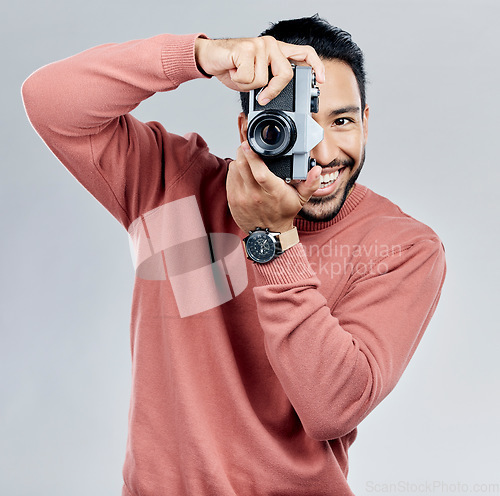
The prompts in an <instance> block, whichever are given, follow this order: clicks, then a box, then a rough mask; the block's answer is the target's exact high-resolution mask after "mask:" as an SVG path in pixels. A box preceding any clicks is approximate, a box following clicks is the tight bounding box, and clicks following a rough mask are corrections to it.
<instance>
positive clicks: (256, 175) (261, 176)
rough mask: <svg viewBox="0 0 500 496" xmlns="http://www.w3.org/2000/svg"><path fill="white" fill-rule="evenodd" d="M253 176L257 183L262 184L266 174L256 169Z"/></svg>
mask: <svg viewBox="0 0 500 496" xmlns="http://www.w3.org/2000/svg"><path fill="white" fill-rule="evenodd" d="M254 178H255V180H256V181H257V182H258V183H259V184H262V183H263V182H264V181H265V180H266V174H265V173H264V171H262V172H260V171H257V172H254Z"/></svg>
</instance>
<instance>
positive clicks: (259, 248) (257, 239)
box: [246, 231, 276, 263]
mask: <svg viewBox="0 0 500 496" xmlns="http://www.w3.org/2000/svg"><path fill="white" fill-rule="evenodd" d="M246 249H247V253H248V256H249V257H250V258H251V259H252V260H254V261H255V262H259V263H266V262H269V261H270V260H272V259H273V258H274V253H275V251H276V248H275V242H274V239H273V238H272V237H271V236H269V234H266V232H264V231H256V232H253V233H252V234H251V235H250V236H249V237H248V240H247V242H246Z"/></svg>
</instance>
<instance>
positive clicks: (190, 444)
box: [23, 16, 445, 496]
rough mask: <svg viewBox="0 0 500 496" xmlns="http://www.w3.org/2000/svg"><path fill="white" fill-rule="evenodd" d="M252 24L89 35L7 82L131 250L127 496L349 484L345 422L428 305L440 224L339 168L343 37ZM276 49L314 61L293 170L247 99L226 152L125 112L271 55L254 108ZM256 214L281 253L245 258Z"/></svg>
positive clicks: (348, 55)
mask: <svg viewBox="0 0 500 496" xmlns="http://www.w3.org/2000/svg"><path fill="white" fill-rule="evenodd" d="M266 34H267V36H263V37H260V38H256V39H239V40H238V39H237V40H209V39H207V38H206V37H205V36H204V35H187V36H172V35H161V36H156V37H153V38H150V39H147V40H136V41H131V42H128V43H123V44H110V45H104V46H100V47H96V48H93V49H91V50H88V51H85V52H83V53H80V54H77V55H75V56H73V57H70V58H68V59H65V60H62V61H59V62H56V63H54V64H51V65H49V66H46V67H43V68H42V69H40V70H38V71H37V72H35V73H34V74H33V75H31V76H30V78H28V79H27V81H26V82H25V83H24V85H23V97H24V101H25V106H26V109H27V112H28V115H29V117H30V120H31V122H32V124H33V126H34V127H35V129H36V130H37V132H38V133H39V134H40V135H41V137H42V138H43V139H44V140H45V141H46V143H47V144H48V146H49V147H50V148H51V149H52V151H53V152H54V153H55V154H56V156H57V157H58V158H59V159H60V160H61V161H62V162H63V164H64V165H65V166H66V167H67V168H68V170H69V171H70V172H71V173H72V174H74V176H75V177H76V178H77V179H78V180H79V181H80V182H81V183H82V184H83V185H84V186H85V187H86V188H87V189H88V190H89V191H90V192H91V193H92V194H93V195H94V196H95V197H96V198H97V199H98V200H99V201H100V202H101V203H102V204H103V205H104V206H105V207H106V208H107V209H108V210H109V211H110V212H111V213H112V214H113V215H114V216H115V217H116V218H117V220H118V221H119V222H120V223H121V224H122V225H123V226H124V227H125V228H126V229H127V231H128V233H129V235H130V239H131V242H132V246H133V249H134V263H135V266H136V281H135V288H134V298H133V306H132V322H131V343H132V364H133V378H132V380H133V385H132V399H131V407H130V413H129V437H128V444H127V453H126V460H125V466H124V486H123V495H126V496H130V495H152V496H153V495H154V496H158V495H196V496H198V495H200V496H201V495H217V496H225V495H238V496H243V495H271V494H275V495H277V494H280V495H287V496H292V495H297V496H298V495H300V496H305V495H314V496H319V495H350V494H352V491H351V490H350V489H349V486H348V484H347V480H346V478H347V472H348V458H347V451H348V448H349V446H350V445H351V443H352V442H353V441H354V439H355V437H356V432H357V431H356V427H357V425H358V424H359V422H360V421H361V420H362V419H363V418H365V417H366V415H368V413H369V412H370V411H372V410H373V409H374V408H375V406H376V405H377V404H379V403H380V401H381V400H382V399H383V398H384V397H385V396H386V395H387V394H388V393H389V392H390V391H391V390H392V389H393V388H394V386H395V385H396V383H397V381H398V379H399V377H400V376H401V374H402V373H403V371H404V369H405V367H406V366H407V364H408V362H409V360H410V358H411V356H412V355H413V353H414V351H415V349H416V346H417V345H418V343H419V341H420V339H421V337H422V334H423V332H424V330H425V328H426V327H427V324H428V322H429V320H430V318H431V316H432V314H433V312H434V310H435V307H436V305H437V301H438V299H439V294H440V291H441V287H442V284H443V280H444V274H445V261H444V251H443V247H442V244H441V242H440V240H439V238H438V237H437V236H436V235H435V233H434V232H433V231H432V230H431V229H429V228H428V227H426V226H424V225H423V224H421V223H419V222H417V221H416V220H414V219H412V218H411V217H409V216H407V215H405V214H404V213H402V212H401V211H400V209H399V208H398V207H396V206H395V205H394V204H392V203H391V202H389V201H388V200H387V199H385V198H382V197H380V196H378V195H376V194H375V193H373V192H372V191H370V190H369V189H368V188H366V187H364V186H362V185H359V184H357V183H356V182H355V181H356V178H357V176H358V174H359V171H360V170H361V167H362V166H363V162H364V150H365V143H366V139H367V129H368V128H367V125H368V117H369V110H368V107H367V106H366V104H365V97H364V70H363V66H362V56H361V52H360V51H359V49H358V48H357V47H356V45H355V44H354V43H353V42H352V40H351V38H350V35H348V34H347V33H345V32H343V31H341V30H339V29H337V28H334V27H332V26H330V25H329V24H328V23H326V22H325V21H323V20H321V19H319V18H318V17H316V16H315V17H313V18H305V19H298V20H294V21H287V22H282V23H278V24H277V25H276V26H274V27H273V28H272V29H271V30H270V31H269V32H267V33H266ZM275 37H277V38H281V39H284V40H285V41H286V40H287V39H293V40H295V43H297V44H294V43H286V42H282V41H277V40H276V39H275ZM308 45H312V46H313V47H316V48H317V49H318V51H319V52H320V57H321V58H320V57H318V54H317V53H316V51H315V50H314V49H313V48H311V47H310V46H308ZM325 47H327V48H328V47H329V48H328V49H327V48H325ZM329 54H330V55H329ZM331 54H334V55H331ZM290 62H294V63H296V64H307V65H310V66H312V67H313V68H314V70H315V72H316V75H317V79H318V83H319V86H320V88H321V97H320V109H319V113H318V114H317V115H316V116H315V119H316V121H317V122H318V123H319V124H320V125H321V126H322V127H323V129H324V139H323V141H322V142H321V143H319V144H318V145H317V146H316V147H315V148H314V149H313V150H312V152H311V154H312V156H313V157H314V158H316V160H317V162H318V164H319V165H318V166H316V167H314V168H312V169H311V170H310V171H309V173H308V176H307V179H306V180H304V181H301V182H295V183H294V184H286V183H285V182H284V181H283V180H281V179H279V178H278V177H277V176H274V175H273V174H272V173H271V172H270V171H269V170H268V168H267V167H266V166H265V164H264V163H263V162H262V161H261V160H260V158H259V157H258V156H257V155H255V154H254V153H253V152H252V151H251V150H250V148H249V147H248V144H247V142H246V130H247V125H248V122H247V118H246V115H245V113H242V114H241V115H240V117H239V120H238V122H239V129H240V136H241V140H242V145H241V147H240V148H239V149H238V150H237V153H236V160H234V161H231V160H229V159H226V160H223V159H221V158H218V157H215V156H214V155H212V154H210V152H209V150H208V148H207V146H206V144H205V142H204V141H203V140H202V139H201V138H200V137H199V136H198V135H195V134H189V135H186V136H185V137H180V136H176V135H173V134H171V133H168V132H167V131H166V130H165V129H164V128H163V126H162V125H160V124H158V123H155V122H150V123H147V124H145V123H142V122H139V121H138V120H137V119H135V118H134V117H133V116H131V115H130V114H129V112H130V111H131V110H132V109H133V108H135V107H136V106H137V105H138V104H139V103H140V102H141V101H142V100H144V99H146V98H148V97H150V96H151V95H152V94H154V93H155V92H159V91H167V90H173V89H175V88H176V87H177V86H178V85H179V84H181V83H183V82H185V81H188V80H190V79H194V78H200V77H210V76H215V77H217V78H218V79H219V80H220V81H221V82H222V83H224V84H225V85H226V86H228V87H229V88H231V89H233V90H237V91H242V92H246V91H249V90H250V89H254V88H260V87H262V86H265V85H266V83H267V82H268V66H269V65H270V66H271V69H272V73H273V78H272V79H271V80H270V81H269V84H268V86H267V88H266V89H265V90H263V91H262V93H261V94H260V96H259V99H260V102H261V103H262V104H265V103H266V101H268V100H271V99H272V98H274V97H275V96H276V95H277V94H278V93H279V92H280V91H281V90H282V89H283V88H284V87H285V85H286V84H287V82H288V81H289V80H290V78H291V75H292V74H291V67H290ZM243 100H244V99H243ZM256 228H262V229H264V228H269V230H270V231H271V232H277V233H280V234H279V239H280V240H281V244H282V246H281V247H282V248H283V249H284V251H283V253H281V254H279V255H278V256H275V257H274V258H273V259H272V260H271V261H269V262H267V263H262V264H260V263H252V262H250V261H249V260H246V259H245V258H244V256H243V253H244V252H243V249H242V245H241V239H243V238H245V237H246V236H248V234H249V232H250V231H253V230H255V229H256Z"/></svg>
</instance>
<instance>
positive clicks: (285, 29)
mask: <svg viewBox="0 0 500 496" xmlns="http://www.w3.org/2000/svg"><path fill="white" fill-rule="evenodd" d="M259 36H272V37H274V38H276V39H277V40H278V41H283V42H285V43H291V44H294V45H310V46H312V47H313V48H314V49H315V50H316V53H317V54H318V55H319V57H320V58H322V59H325V60H334V59H336V60H341V61H343V62H345V63H346V64H348V65H349V67H350V68H351V69H352V72H353V73H354V76H355V77H356V81H357V83H358V88H359V94H360V96H361V115H362V116H363V111H364V109H365V104H366V89H365V86H366V73H365V67H364V56H363V52H362V51H361V49H360V48H359V47H358V45H356V43H354V41H353V40H352V37H351V35H350V34H349V33H348V32H347V31H344V30H343V29H340V28H338V27H336V26H332V25H331V24H330V23H329V22H328V21H327V20H326V19H323V18H321V17H319V15H318V14H314V15H313V16H311V17H302V18H300V19H289V20H284V21H280V22H277V23H274V24H271V26H270V27H269V28H268V29H266V30H265V31H263V32H262V33H261V34H260V35H259ZM248 98H249V94H248V92H240V100H241V107H242V109H243V112H244V113H245V114H246V115H248V108H249V102H248Z"/></svg>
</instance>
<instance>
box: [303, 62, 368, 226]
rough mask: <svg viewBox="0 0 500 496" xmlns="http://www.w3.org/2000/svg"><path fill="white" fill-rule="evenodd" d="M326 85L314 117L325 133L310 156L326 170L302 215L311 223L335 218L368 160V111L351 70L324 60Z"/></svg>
mask: <svg viewBox="0 0 500 496" xmlns="http://www.w3.org/2000/svg"><path fill="white" fill-rule="evenodd" d="M323 62H324V64H325V67H326V82H325V83H324V84H318V86H319V88H320V98H319V112H318V113H317V114H312V115H313V118H314V120H315V121H316V122H317V123H318V124H320V125H321V127H322V128H323V130H324V138H323V140H322V141H321V142H320V143H319V144H318V145H317V146H316V147H315V148H313V150H311V157H312V158H315V159H316V162H317V164H318V165H321V167H323V172H322V174H321V182H322V183H321V186H320V189H318V190H317V191H316V192H315V193H313V195H312V196H311V198H310V199H309V201H308V202H307V203H306V204H305V205H304V207H303V208H302V210H301V211H300V212H299V216H300V217H302V218H304V219H308V220H312V221H329V220H331V219H333V218H334V217H335V216H336V215H337V213H338V212H339V210H340V208H341V207H342V205H343V204H344V202H345V200H346V198H347V196H348V194H349V193H350V191H351V189H352V186H353V185H354V183H355V182H356V179H357V178H358V175H359V173H360V172H361V168H362V167H363V163H364V160H365V144H366V139H367V135H368V115H369V109H368V106H366V108H365V109H363V110H362V109H361V108H360V107H361V97H360V93H359V88H358V83H357V81H356V77H355V76H354V73H353V71H352V69H351V68H350V67H349V66H348V65H347V64H346V63H343V62H341V61H338V60H323ZM362 112H363V117H364V118H363V119H361V117H362Z"/></svg>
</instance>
